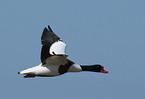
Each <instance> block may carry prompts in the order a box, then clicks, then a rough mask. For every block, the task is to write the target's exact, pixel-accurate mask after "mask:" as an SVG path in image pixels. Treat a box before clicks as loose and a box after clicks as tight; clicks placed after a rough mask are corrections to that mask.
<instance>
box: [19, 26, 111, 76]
mask: <svg viewBox="0 0 145 99" xmlns="http://www.w3.org/2000/svg"><path fill="white" fill-rule="evenodd" d="M41 43H42V45H43V46H42V49H41V62H42V63H41V64H40V65H38V66H35V67H32V68H28V69H26V70H23V71H20V72H18V74H24V75H25V76H24V77H25V78H28V77H35V76H40V77H52V76H59V75H62V74H65V73H67V72H81V71H91V72H101V73H108V71H105V70H104V67H103V66H101V65H100V64H96V65H78V64H76V63H74V62H73V61H71V60H69V59H67V55H66V54H65V47H66V44H65V43H64V42H63V41H62V40H61V39H60V38H59V37H58V36H57V35H56V34H55V33H54V32H53V31H52V29H51V27H50V26H49V25H48V29H47V28H46V27H45V28H44V30H43V33H42V37H41Z"/></svg>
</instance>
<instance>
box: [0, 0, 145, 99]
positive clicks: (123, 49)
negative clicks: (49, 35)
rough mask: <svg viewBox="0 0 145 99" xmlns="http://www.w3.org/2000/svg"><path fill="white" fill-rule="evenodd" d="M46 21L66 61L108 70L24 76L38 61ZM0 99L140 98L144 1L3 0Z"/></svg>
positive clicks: (144, 72) (144, 79)
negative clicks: (64, 47) (60, 41)
mask: <svg viewBox="0 0 145 99" xmlns="http://www.w3.org/2000/svg"><path fill="white" fill-rule="evenodd" d="M48 24H49V25H50V26H51V27H52V29H53V31H54V32H55V33H56V34H57V35H58V36H59V37H60V38H62V39H63V41H64V42H65V43H66V44H67V50H66V53H67V54H68V55H69V59H71V60H72V61H74V62H76V63H78V64H96V63H100V64H102V65H103V66H105V69H106V70H108V71H109V73H108V74H101V73H92V72H81V73H68V74H64V75H62V76H58V77H50V78H49V77H48V78H47V77H44V78H41V77H36V78H34V79H32V78H30V79H24V78H23V75H18V74H17V72H18V71H21V70H23V69H26V68H29V67H32V66H35V65H38V64H39V63H40V62H41V61H40V52H41V42H40V38H41V33H42V31H43V29H44V27H47V25H48ZM0 61H1V63H0V64H1V65H0V67H1V69H0V99H144V97H145V1H144V0H1V1H0Z"/></svg>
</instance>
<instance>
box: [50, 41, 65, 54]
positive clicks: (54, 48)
mask: <svg viewBox="0 0 145 99" xmlns="http://www.w3.org/2000/svg"><path fill="white" fill-rule="evenodd" d="M65 47H66V44H65V43H64V42H62V41H58V42H55V43H53V44H52V45H51V47H50V54H51V55H54V54H56V55H65Z"/></svg>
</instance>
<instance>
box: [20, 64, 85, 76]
mask: <svg viewBox="0 0 145 99" xmlns="http://www.w3.org/2000/svg"><path fill="white" fill-rule="evenodd" d="M58 69H59V65H49V66H47V65H44V66H42V65H41V64H40V65H38V66H35V67H32V68H28V69H26V70H23V71H21V72H20V74H34V75H36V76H58V75H60V73H59V71H58ZM80 71H82V69H81V67H80V65H77V64H73V65H72V66H71V67H70V68H69V69H68V72H80Z"/></svg>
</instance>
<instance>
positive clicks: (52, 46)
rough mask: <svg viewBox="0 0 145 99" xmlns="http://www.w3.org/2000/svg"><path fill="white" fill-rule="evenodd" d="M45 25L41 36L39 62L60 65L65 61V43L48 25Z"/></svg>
mask: <svg viewBox="0 0 145 99" xmlns="http://www.w3.org/2000/svg"><path fill="white" fill-rule="evenodd" d="M48 29H49V30H48ZM48 29H47V28H46V27H45V28H44V30H43V33H42V37H41V43H42V45H43V46H42V49H41V62H42V64H43V65H44V64H49V65H62V64H65V63H66V56H65V47H66V44H65V43H64V42H63V41H62V40H60V38H59V37H58V36H57V35H56V34H55V33H54V32H53V31H52V29H51V28H50V26H49V25H48Z"/></svg>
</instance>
